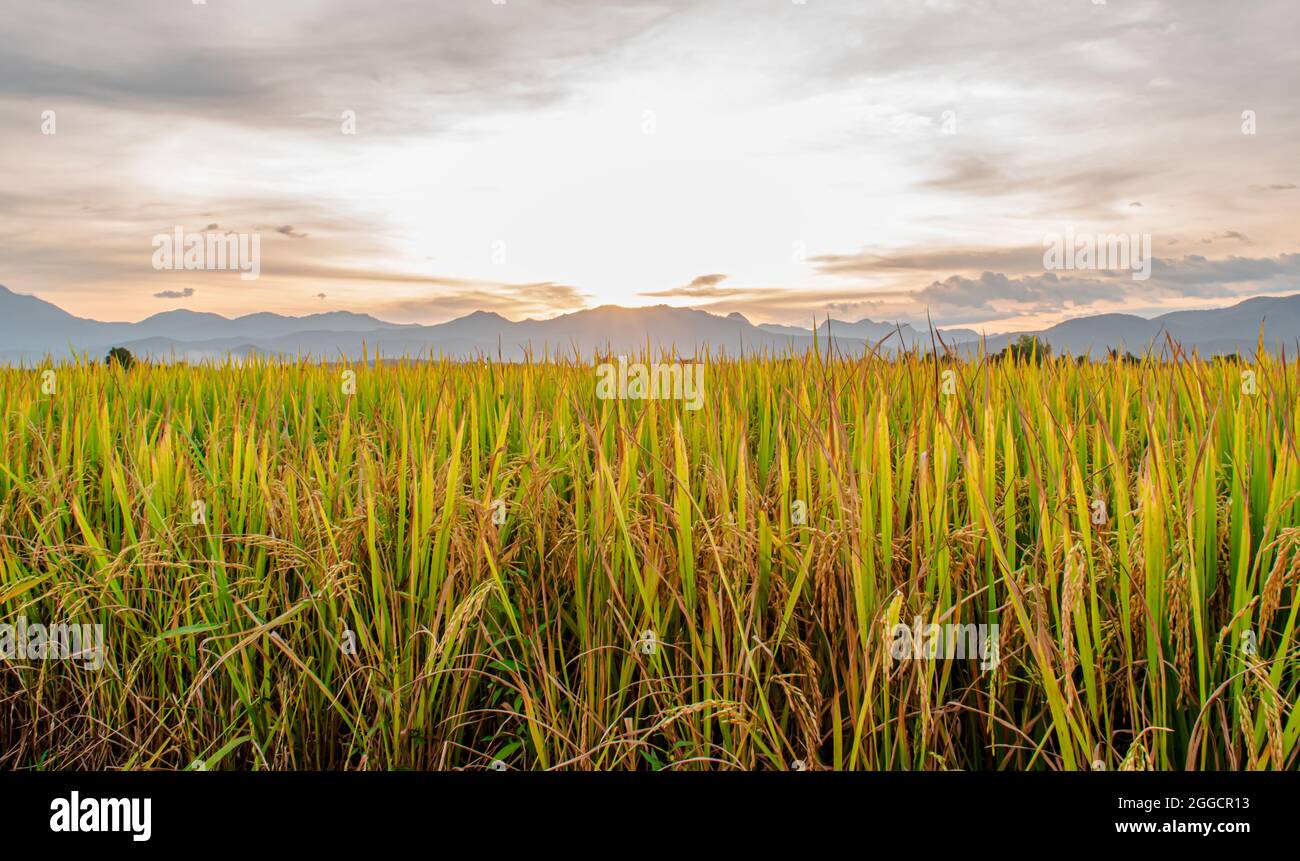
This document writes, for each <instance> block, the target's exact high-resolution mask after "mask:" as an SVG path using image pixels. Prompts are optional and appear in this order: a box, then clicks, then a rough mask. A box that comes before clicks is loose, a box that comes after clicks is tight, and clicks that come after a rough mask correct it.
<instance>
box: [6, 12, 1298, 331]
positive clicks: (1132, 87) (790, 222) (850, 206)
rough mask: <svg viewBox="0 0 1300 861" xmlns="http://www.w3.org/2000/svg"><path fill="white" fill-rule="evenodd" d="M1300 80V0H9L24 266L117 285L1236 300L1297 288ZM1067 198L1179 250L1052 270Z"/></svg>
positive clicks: (14, 264)
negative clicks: (247, 260) (245, 275)
mask: <svg viewBox="0 0 1300 861" xmlns="http://www.w3.org/2000/svg"><path fill="white" fill-rule="evenodd" d="M1298 94H1300V3H1297V2H1296V0H1258V1H1257V2H1255V0H1234V2H1231V3H1228V2H1223V0H1146V2H1143V0H1108V2H1105V3H1098V2H1094V0H1040V2H1034V0H1006V2H1002V0H985V2H958V0H806V2H797V0H795V2H792V0H725V2H724V0H713V2H705V0H696V2H686V0H680V1H679V0H656V2H639V0H620V2H617V3H614V2H605V0H505V2H499V3H497V2H493V0H455V2H453V0H420V1H419V2H402V0H383V2H323V0H322V2H297V0H275V2H274V3H270V2H266V0H258V2H251V0H250V2H242V0H207V2H206V4H202V5H196V4H195V3H194V2H191V0H118V2H114V3H111V4H109V3H104V2H102V0H81V2H76V0H48V2H21V3H20V2H13V3H9V4H6V8H5V10H4V13H3V15H0V284H4V285H6V286H8V287H9V288H11V289H13V290H16V291H18V292H23V293H34V294H36V295H39V296H41V297H42V298H44V299H47V300H50V301H52V302H55V303H57V304H59V305H60V306H62V307H64V308H66V309H67V310H69V311H72V312H73V313H76V314H80V315H84V316H93V317H97V318H99V319H114V320H136V319H140V318H143V317H146V316H148V315H150V314H153V313H156V312H158V311H163V310H168V309H171V308H176V307H186V308H193V309H195V310H204V311H217V312H219V313H223V314H226V315H231V316H233V315H235V314H241V313H248V312H252V311H262V310H271V311H278V312H282V313H293V314H301V313H310V312H314V311H322V310H338V309H346V310H355V311H366V312H369V313H372V314H375V315H377V316H380V317H383V318H386V319H392V320H398V321H403V322H405V321H419V322H437V321H440V320H445V319H449V318H451V317H454V316H459V315H461V314H464V313H468V312H470V311H473V310H476V309H486V310H493V311H497V312H499V313H502V314H504V315H505V316H507V317H511V318H515V319H518V318H522V317H526V316H553V315H555V314H559V313H564V312H568V311H573V310H577V309H580V308H583V307H592V306H595V305H600V304H606V303H617V304H622V305H646V304H658V303H668V304H673V305H687V306H691V307H700V308H706V309H710V310H715V311H719V312H723V313H727V312H731V311H740V312H742V313H744V314H746V315H747V316H749V317H750V319H751V320H753V321H754V322H782V323H803V324H806V323H808V322H809V321H810V320H811V319H812V318H813V317H814V316H819V317H822V316H825V315H826V314H828V313H829V314H831V315H833V316H835V317H838V318H841V319H852V320H857V319H859V318H862V317H872V318H873V319H887V320H895V319H897V320H903V321H916V320H922V321H923V320H924V319H925V316H926V313H927V311H928V312H929V313H930V315H931V316H932V318H933V319H934V321H935V322H936V323H942V324H947V325H953V324H962V325H973V326H975V327H977V328H982V329H985V330H986V331H1001V330H1009V329H1024V328H1040V327H1042V326H1045V325H1048V324H1051V323H1054V322H1056V321H1058V320H1060V319H1063V318H1065V317H1070V316H1077V315H1080V314H1091V313H1099V312H1103V311H1111V310H1127V311H1132V312H1135V313H1141V314H1151V313H1157V312H1159V311H1161V310H1168V309H1173V308H1179V307H1206V306H1211V305H1224V304H1230V303H1232V302H1234V301H1237V300H1238V299H1240V298H1242V297H1244V296H1251V295H1260V294H1283V293H1289V292H1295V291H1297V290H1300V253H1298V252H1300V223H1298V222H1300V219H1298V218H1297V212H1300V188H1298V186H1300V156H1298V155H1297V154H1298V153H1300V95H1298ZM47 111H53V112H54V113H53V118H54V126H53V129H51V128H50V127H49V123H48V115H47V114H46V113H45V112H47ZM349 111H350V112H353V115H354V116H355V134H347V133H345V125H346V124H345V122H344V117H345V112H349ZM1246 111H1253V112H1254V132H1255V133H1254V134H1246V133H1243V123H1244V121H1243V113H1244V112H1246ZM51 130H53V131H54V133H53V134H48V133H45V132H48V131H51ZM177 226H181V227H183V228H184V229H185V230H186V231H202V230H205V229H207V230H215V231H221V232H224V231H235V232H239V233H253V232H257V233H260V234H261V236H262V249H261V251H262V254H261V256H262V259H261V277H260V278H259V279H257V280H255V281H245V280H241V279H240V277H239V275H238V273H234V272H185V271H179V272H177V271H155V269H154V268H153V265H152V259H153V251H154V248H153V245H152V237H153V236H154V235H155V234H158V233H170V232H172V231H173V230H174V229H175V228H176V227H177ZM1067 228H1072V229H1073V230H1074V231H1075V232H1076V233H1087V232H1095V233H1103V234H1106V233H1121V232H1122V233H1135V234H1150V236H1151V241H1152V251H1153V254H1154V256H1155V258H1156V262H1155V264H1154V266H1153V271H1152V277H1151V279H1150V280H1148V281H1134V280H1133V279H1132V277H1131V274H1130V273H1122V272H1045V271H1044V267H1043V242H1044V237H1045V236H1048V235H1050V234H1054V233H1063V232H1065V230H1066V229H1067ZM160 294H161V295H160Z"/></svg>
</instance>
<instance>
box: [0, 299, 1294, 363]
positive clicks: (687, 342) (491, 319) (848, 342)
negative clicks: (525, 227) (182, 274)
mask: <svg viewBox="0 0 1300 861" xmlns="http://www.w3.org/2000/svg"><path fill="white" fill-rule="evenodd" d="M1261 322H1262V323H1263V324H1264V343H1265V346H1266V347H1267V348H1270V349H1277V348H1279V347H1283V346H1290V347H1292V348H1294V346H1295V342H1296V340H1297V339H1298V338H1300V294H1296V295H1293V296H1286V297H1281V298H1263V297H1261V298H1256V299H1248V300H1246V301H1244V302H1241V303H1239V304H1237V305H1234V306H1232V307H1230V308H1222V309H1213V310H1203V311H1176V312H1174V313H1171V314H1164V315H1162V316H1159V317H1154V318H1152V319H1145V318H1142V317H1135V316H1132V315H1128V314H1103V315H1099V316H1094V317H1080V318H1077V319H1073V320H1067V321H1065V322H1064V323H1060V324H1058V325H1056V326H1053V327H1051V328H1049V329H1046V330H1043V331H1041V332H1037V333H1032V334H1036V335H1037V336H1038V337H1040V338H1042V339H1043V340H1045V341H1047V342H1048V343H1049V344H1051V345H1052V348H1053V350H1055V351H1056V352H1057V353H1071V354H1074V355H1080V354H1084V353H1091V354H1092V355H1094V356H1100V355H1104V354H1105V353H1106V351H1107V350H1109V349H1111V348H1116V349H1120V350H1127V351H1130V352H1134V353H1140V352H1144V351H1145V350H1146V349H1147V348H1148V347H1149V346H1154V347H1156V348H1163V347H1164V345H1165V344H1166V343H1167V338H1168V337H1172V338H1173V339H1174V340H1175V341H1178V342H1180V343H1181V344H1182V345H1183V347H1184V348H1185V349H1188V350H1191V349H1197V350H1199V351H1200V352H1201V353H1202V354H1203V355H1212V354H1217V353H1231V352H1236V351H1241V352H1244V353H1250V352H1252V351H1253V350H1254V348H1255V345H1256V343H1257V341H1258V338H1259V332H1260V324H1261ZM1020 334H1022V333H1015V334H1012V335H997V336H991V337H988V338H987V340H986V341H985V348H986V349H987V350H988V351H989V352H996V351H997V350H1000V349H1002V348H1003V347H1005V346H1006V345H1007V343H1008V342H1009V341H1011V340H1014V338H1016V337H1019V335H1020ZM979 337H980V336H979V334H978V333H976V332H975V331H974V330H971V329H940V330H937V331H936V332H935V333H934V334H933V336H932V334H931V333H930V332H929V331H928V330H918V329H915V328H913V327H912V326H909V325H908V324H906V323H901V324H896V323H887V322H877V321H872V320H859V321H857V322H845V321H840V320H829V321H827V322H823V323H821V324H819V325H818V327H817V330H816V339H815V340H814V332H813V330H812V329H804V328H800V327H797V326H776V325H767V324H764V325H760V326H755V325H754V324H752V323H750V322H749V320H748V319H746V318H745V317H744V315H742V314H738V313H732V314H729V315H727V316H725V317H723V316H719V315H717V314H711V313H708V312H706V311H698V310H692V309H688V308H671V307H668V306H666V305H657V306H655V307H651V308H621V307H618V306H616V305H603V306H601V307H599V308H591V309H587V310H582V311H575V312H573V313H571V314H563V315H561V316H559V317H554V318H551V319H549V320H533V319H528V320H520V321H517V322H516V321H511V320H507V319H506V318H505V317H502V316H501V315H499V314H494V313H492V312H488V311H476V312H474V313H473V314H469V315H467V316H464V317H460V318H458V319H455V320H451V321H449V322H446V323H440V324H438V325H435V326H422V325H418V324H399V323H388V322H385V321H383V320H379V319H377V318H375V317H372V316H370V315H368V314H355V313H351V312H347V311H333V312H329V313H324V314H309V315H307V316H304V317H290V316H284V315H281V314H271V313H258V314H248V315H245V316H242V317H236V318H234V319H230V318H227V317H222V316H221V315H219V314H211V313H200V312H195V311H188V310H176V311H167V312H164V313H161V314H155V315H153V316H152V317H149V318H147V319H144V320H141V321H140V322H138V323H104V322H100V321H98V320H89V319H85V318H81V317H76V316H73V315H72V314H69V313H67V312H66V311H64V310H62V309H61V308H58V307H57V306H55V305H53V304H51V303H49V302H46V301H43V300H41V299H38V298H36V297H34V296H24V295H21V294H19V293H14V292H13V291H11V290H9V289H7V288H5V287H3V286H0V362H5V363H19V362H22V363H26V364H33V363H36V362H39V361H43V360H45V359H46V358H47V357H48V358H53V359H56V360H59V359H70V358H71V357H72V356H73V354H74V353H89V354H91V355H92V356H95V357H101V356H103V355H104V354H105V353H106V352H107V351H108V349H109V348H110V347H115V346H123V347H126V348H127V349H129V350H131V352H133V353H135V354H136V355H137V356H140V357H146V358H154V359H161V360H171V359H178V360H185V361H199V360H203V359H211V358H219V357H222V356H225V355H228V354H234V355H244V354H247V353H250V352H257V353H262V354H268V355H287V356H298V355H301V356H309V357H314V358H322V359H338V358H341V357H342V358H348V359H357V358H360V357H361V355H362V350H363V347H364V349H365V350H366V351H367V353H368V354H369V355H370V356H372V357H374V356H384V357H397V356H410V357H424V356H429V355H434V356H437V355H443V356H449V357H453V358H473V357H476V356H479V355H486V356H489V357H493V358H495V357H498V356H499V357H500V358H502V359H505V360H519V359H522V358H524V357H525V356H526V355H528V354H529V353H530V352H531V354H532V355H533V356H534V357H535V358H541V357H543V356H551V357H555V356H568V357H574V356H578V357H581V358H584V359H589V358H591V357H592V356H593V355H594V354H595V353H597V352H603V351H606V350H608V351H610V352H612V353H616V354H617V353H626V354H635V353H640V352H641V351H642V350H645V349H647V348H649V349H650V350H652V351H655V352H660V351H675V352H676V353H677V354H678V355H692V354H696V353H702V352H714V353H720V352H723V351H725V352H726V353H727V354H729V355H733V356H734V355H739V354H741V353H742V352H753V351H756V350H770V351H778V352H785V351H787V350H794V351H796V352H802V351H805V350H809V349H812V347H813V345H814V343H816V344H817V345H818V346H819V347H820V348H822V349H825V348H826V347H827V345H828V343H831V342H832V340H833V343H834V347H835V349H837V350H840V351H842V352H845V353H861V352H862V351H863V350H867V349H873V348H876V349H879V350H880V351H881V352H883V353H886V354H888V353H893V352H896V351H898V350H899V349H919V350H924V351H928V350H930V349H931V348H932V347H931V345H932V344H935V345H938V344H939V343H940V340H942V344H943V345H946V346H947V347H949V348H957V349H959V350H962V351H966V352H974V351H977V350H978V349H979V343H978V342H979ZM939 349H943V347H942V346H940V347H939Z"/></svg>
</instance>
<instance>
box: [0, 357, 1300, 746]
mask: <svg viewBox="0 0 1300 861" xmlns="http://www.w3.org/2000/svg"><path fill="white" fill-rule="evenodd" d="M647 358H648V357H647ZM594 367H595V365H594V364H591V363H578V362H568V363H566V362H555V361H552V362H536V363H513V364H497V363H490V362H462V363H455V362H450V361H429V362H393V361H388V362H378V363H358V364H356V365H355V366H343V365H331V364H315V363H292V362H285V363H274V362H268V361H257V360H254V361H248V362H243V363H234V362H224V363H214V364H207V365H200V366H194V367H184V366H156V365H153V366H151V365H148V364H145V363H141V364H137V365H136V366H135V367H134V368H132V369H129V370H126V369H123V368H121V367H110V366H105V365H103V364H95V363H87V364H81V365H66V366H56V367H54V368H52V369H48V372H46V373H43V372H45V371H47V369H46V368H43V367H42V368H27V369H19V368H5V369H0V623H6V624H9V625H10V626H13V625H17V624H18V622H19V620H23V621H24V624H28V623H30V624H37V623H41V624H57V623H68V624H71V625H98V626H101V629H102V631H103V643H102V649H103V655H102V658H103V665H102V666H101V667H99V668H98V669H96V668H94V667H92V666H90V665H88V664H87V663H85V662H79V661H76V660H47V659H41V656H39V655H31V654H28V655H23V654H19V653H16V652H14V650H13V649H10V651H11V653H12V654H11V655H10V656H9V657H7V658H6V659H5V660H2V661H0V742H2V743H0V768H5V769H36V768H96V769H97V768H127V769H148V768H178V769H179V768H191V767H203V768H211V769H330V770H333V769H395V768H412V769H448V768H469V769H482V768H492V767H495V768H499V769H592V770H604V769H646V770H649V769H688V770H690V769H800V770H822V769H845V770H848V769H882V770H903V769H908V770H920V769H925V770H930V769H972V770H995V769H1008V770H1024V769H1041V770H1048V769H1052V770H1056V769H1061V770H1069V769H1094V768H1105V769H1108V770H1119V769H1158V770H1166V769H1267V770H1278V769H1295V768H1296V767H1297V760H1298V758H1300V745H1297V740H1298V739H1300V712H1298V711H1297V710H1296V709H1295V707H1294V704H1295V702H1296V700H1297V699H1298V698H1300V658H1298V657H1297V656H1298V654H1300V653H1298V652H1297V645H1296V621H1297V610H1298V609H1300V602H1297V589H1300V449H1298V447H1297V434H1298V433H1300V407H1298V403H1300V402H1298V398H1300V391H1298V390H1297V389H1298V385H1300V377H1298V375H1297V371H1298V370H1300V367H1298V366H1297V364H1296V363H1295V362H1294V361H1285V362H1284V361H1283V360H1281V359H1278V358H1274V357H1269V356H1266V355H1265V356H1261V357H1260V358H1259V359H1258V360H1254V359H1252V360H1245V359H1243V360H1241V361H1240V362H1231V361H1214V362H1210V361H1203V360H1200V359H1197V358H1188V357H1183V356H1180V357H1178V358H1177V359H1176V360H1172V361H1171V360H1157V359H1145V360H1139V361H1120V360H1113V361H1109V362H1083V363H1079V362H1075V361H1074V360H1070V359H1062V358H1057V359H1048V360H1045V361H1032V360H1025V359H1022V358H1017V359H1011V360H1005V361H989V360H969V361H960V362H959V361H956V360H953V361H951V362H949V361H935V360H933V359H932V358H926V357H923V356H918V355H908V356H903V357H900V358H895V359H890V360H885V359H882V358H877V357H872V356H860V357H834V358H828V357H826V356H824V355H818V354H815V353H811V354H809V355H806V356H797V357H796V356H773V355H766V356H755V357H750V358H745V359H742V360H734V359H733V360H725V359H714V360H710V361H709V362H708V363H707V365H706V367H705V368H704V369H703V370H704V372H705V373H704V375H703V396H702V405H701V408H699V409H687V408H686V406H687V405H686V404H684V403H683V402H682V401H680V400H672V399H642V400H638V399H618V398H611V399H601V398H598V397H597V394H596V383H597V375H596V373H595V371H594ZM917 620H919V621H920V622H921V624H922V625H923V626H925V625H929V624H935V625H957V626H965V625H982V626H984V628H983V630H985V631H992V632H994V633H993V638H994V640H995V642H992V643H985V642H981V643H980V645H981V646H982V647H983V646H989V647H991V648H992V649H993V650H994V651H995V652H996V660H994V661H980V660H967V659H962V658H948V657H947V656H945V655H940V656H939V657H937V658H932V657H929V656H927V655H926V654H921V655H920V657H919V659H918V656H917V655H916V654H913V653H911V652H909V653H907V654H898V653H896V652H894V651H892V650H891V648H890V644H891V638H892V636H893V634H892V632H894V631H895V630H896V626H897V625H899V624H901V625H904V626H908V627H911V626H913V625H914V624H915V622H916V621H917ZM0 643H2V638H0Z"/></svg>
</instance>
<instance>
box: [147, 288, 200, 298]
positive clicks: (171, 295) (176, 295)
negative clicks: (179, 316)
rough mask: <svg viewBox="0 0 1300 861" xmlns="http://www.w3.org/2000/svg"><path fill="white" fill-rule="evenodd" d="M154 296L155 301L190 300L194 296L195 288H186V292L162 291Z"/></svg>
mask: <svg viewBox="0 0 1300 861" xmlns="http://www.w3.org/2000/svg"><path fill="white" fill-rule="evenodd" d="M153 295H154V298H155V299H188V298H190V297H191V296H193V295H194V288H193V287H186V288H185V289H184V290H161V291H159V292H157V293H155V294H153Z"/></svg>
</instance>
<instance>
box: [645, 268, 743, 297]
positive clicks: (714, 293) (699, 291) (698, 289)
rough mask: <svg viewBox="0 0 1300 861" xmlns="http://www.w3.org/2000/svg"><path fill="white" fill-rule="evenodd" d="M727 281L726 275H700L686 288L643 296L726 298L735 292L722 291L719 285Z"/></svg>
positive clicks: (656, 291) (647, 293)
mask: <svg viewBox="0 0 1300 861" xmlns="http://www.w3.org/2000/svg"><path fill="white" fill-rule="evenodd" d="M726 280H727V276H726V275H717V274H714V275H700V276H699V277H697V278H693V279H691V283H690V284H687V285H686V286H684V287H673V288H671V289H669V290H655V291H651V292H645V293H642V294H641V295H642V296H654V297H659V298H665V297H673V296H683V297H687V298H709V297H719V296H726V295H728V294H730V293H732V292H733V291H730V290H720V289H718V285H719V284H721V283H722V282H723V281H726Z"/></svg>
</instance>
